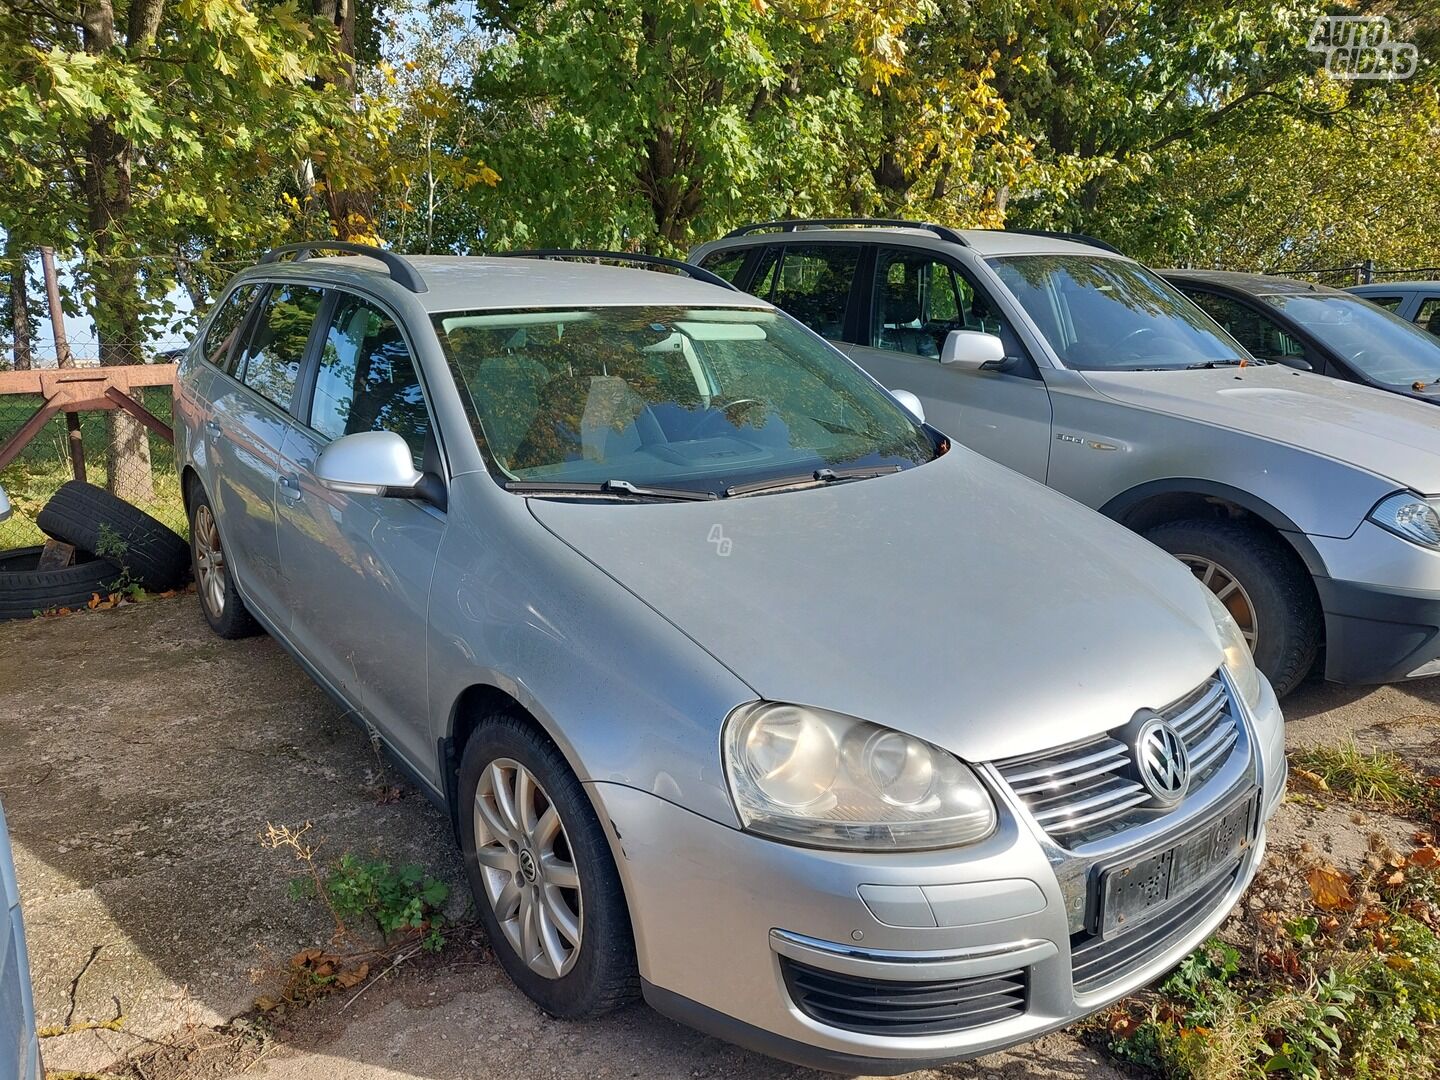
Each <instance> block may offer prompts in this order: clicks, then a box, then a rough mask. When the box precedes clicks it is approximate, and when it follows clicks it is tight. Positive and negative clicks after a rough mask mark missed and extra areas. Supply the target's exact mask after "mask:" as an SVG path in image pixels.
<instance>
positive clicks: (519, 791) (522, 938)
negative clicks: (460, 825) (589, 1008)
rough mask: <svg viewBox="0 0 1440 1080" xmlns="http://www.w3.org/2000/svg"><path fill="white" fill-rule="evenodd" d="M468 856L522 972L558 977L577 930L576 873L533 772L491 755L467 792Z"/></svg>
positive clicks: (556, 816) (575, 948) (574, 954)
mask: <svg viewBox="0 0 1440 1080" xmlns="http://www.w3.org/2000/svg"><path fill="white" fill-rule="evenodd" d="M474 814H475V857H476V859H477V860H478V861H479V863H480V874H481V878H482V879H483V881H484V885H485V897H486V899H487V900H489V902H490V907H491V910H493V911H494V913H495V919H496V921H497V922H499V924H500V929H501V932H503V933H504V935H505V938H506V940H507V941H509V942H510V945H511V947H512V948H513V949H514V950H515V952H516V953H517V954H518V955H519V957H520V958H521V959H522V960H524V961H525V963H526V965H527V966H528V967H529V968H530V970H532V971H534V972H535V973H536V974H538V975H541V976H544V977H545V978H547V979H558V978H560V977H561V976H562V975H565V974H566V973H567V972H569V971H570V969H571V968H573V967H574V966H575V961H576V959H577V958H578V957H579V955H580V941H581V938H582V936H583V933H584V907H583V905H582V902H581V896H580V873H579V870H578V869H577V868H576V866H575V859H574V855H573V854H572V851H571V847H570V838H569V836H567V835H566V832H565V825H564V823H563V822H562V821H561V820H560V812H559V811H558V810H557V809H556V808H555V804H554V803H553V802H552V801H551V800H550V797H549V795H548V794H546V792H545V788H544V787H543V786H542V785H541V784H540V781H539V780H537V779H536V778H535V775H534V774H533V773H532V772H530V770H529V769H527V768H526V767H525V766H524V765H521V764H520V763H519V762H518V761H514V760H512V759H510V758H497V759H496V760H494V761H492V762H491V763H490V764H489V765H487V766H486V767H485V770H484V772H482V773H481V774H480V783H479V786H478V787H477V788H476V790H475V808H474Z"/></svg>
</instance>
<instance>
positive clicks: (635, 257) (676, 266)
mask: <svg viewBox="0 0 1440 1080" xmlns="http://www.w3.org/2000/svg"><path fill="white" fill-rule="evenodd" d="M491 257H492V258H496V259H609V260H610V261H611V262H628V263H638V264H639V265H641V266H665V267H668V268H670V269H671V270H679V271H681V272H682V273H685V274H689V275H690V276H691V277H692V278H694V279H695V280H696V281H703V282H704V283H705V284H707V285H719V286H720V287H721V288H722V289H729V290H730V291H731V292H739V291H740V290H739V289H737V288H736V287H735V286H734V285H732V284H731V283H730V282H728V281H726V280H725V279H724V278H723V277H721V276H720V275H719V274H716V273H712V272H711V271H709V270H706V269H705V268H704V267H701V266H696V265H695V264H694V263H687V262H684V261H682V260H680V259H667V258H666V257H665V256H664V255H646V254H644V253H643V252H635V251H604V250H601V249H599V248H532V249H530V250H526V251H497V252H495V253H494V254H493V255H492V256H491Z"/></svg>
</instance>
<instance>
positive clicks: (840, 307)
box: [750, 244, 860, 340]
mask: <svg viewBox="0 0 1440 1080" xmlns="http://www.w3.org/2000/svg"><path fill="white" fill-rule="evenodd" d="M859 265H860V246H859V245H858V244H824V245H819V244H817V245H814V246H810V245H804V246H802V245H800V244H785V245H777V246H775V247H772V248H771V249H770V250H769V251H767V252H766V253H765V257H764V259H762V260H761V263H760V267H759V269H758V271H757V273H756V275H755V284H754V285H753V286H752V287H751V289H750V291H751V292H752V293H754V294H755V295H756V296H759V297H762V298H764V299H766V300H769V301H770V302H771V303H772V304H774V305H775V306H776V307H778V308H781V309H782V310H784V311H786V312H787V313H789V314H790V315H792V316H793V317H794V318H796V319H799V320H800V321H801V322H802V323H804V324H805V325H806V326H808V327H809V328H810V329H811V330H814V331H815V332H816V333H817V334H819V335H820V336H821V337H827V338H833V339H835V340H839V339H841V338H843V337H844V335H845V313H846V310H847V308H848V307H849V302H850V286H851V284H852V283H853V282H854V280H855V268H856V267H857V266H859Z"/></svg>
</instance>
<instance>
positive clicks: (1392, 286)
mask: <svg viewBox="0 0 1440 1080" xmlns="http://www.w3.org/2000/svg"><path fill="white" fill-rule="evenodd" d="M1345 291H1346V292H1353V293H1359V294H1360V295H1362V296H1364V295H1367V294H1370V293H1392V292H1433V293H1440V281H1423V280H1417V281H1372V282H1371V283H1370V284H1369V285H1351V286H1350V287H1349V288H1347V289H1346V290H1345Z"/></svg>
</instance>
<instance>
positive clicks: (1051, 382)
mask: <svg viewBox="0 0 1440 1080" xmlns="http://www.w3.org/2000/svg"><path fill="white" fill-rule="evenodd" d="M1045 380H1046V384H1047V385H1048V386H1049V387H1050V391H1051V393H1050V397H1051V402H1052V404H1053V406H1054V410H1055V445H1054V447H1053V448H1052V452H1051V455H1050V472H1049V476H1048V483H1049V485H1050V486H1051V487H1053V488H1055V489H1057V490H1059V491H1063V492H1064V493H1065V494H1067V495H1069V496H1070V497H1071V498H1074V499H1078V500H1079V501H1080V502H1083V503H1085V504H1086V505H1087V506H1091V507H1094V508H1095V509H1100V508H1102V507H1105V506H1106V505H1107V504H1110V503H1111V502H1112V500H1116V499H1118V498H1119V497H1121V496H1124V495H1126V494H1127V493H1129V492H1132V491H1133V490H1134V489H1137V488H1140V487H1142V486H1143V485H1146V484H1155V483H1158V482H1167V483H1168V482H1174V484H1173V486H1174V487H1175V490H1177V491H1181V490H1184V485H1183V483H1181V481H1183V480H1198V481H1204V482H1208V483H1210V484H1213V485H1217V486H1219V487H1225V488H1231V489H1235V490H1237V491H1239V492H1243V493H1245V494H1246V495H1248V496H1250V497H1251V498H1252V499H1254V500H1256V501H1257V502H1258V503H1259V504H1264V505H1265V506H1268V507H1271V508H1273V509H1274V510H1275V511H1277V512H1278V514H1279V515H1281V516H1283V518H1284V521H1283V522H1279V521H1274V520H1272V522H1271V523H1272V524H1275V525H1277V526H1278V527H1281V528H1283V529H1285V530H1286V531H1295V532H1303V533H1306V534H1308V535H1311V536H1331V537H1348V536H1350V535H1352V534H1353V533H1354V532H1355V530H1356V529H1357V528H1358V527H1359V525H1360V523H1361V522H1362V521H1363V520H1364V518H1365V515H1366V514H1367V513H1369V512H1370V510H1371V508H1372V507H1373V506H1374V505H1375V503H1376V502H1378V501H1379V500H1380V499H1381V498H1383V497H1384V496H1385V495H1387V494H1389V493H1390V492H1392V491H1394V490H1395V484H1394V483H1393V482H1391V481H1389V480H1386V479H1384V478H1382V477H1379V476H1376V475H1375V474H1373V473H1370V472H1367V471H1365V470H1363V469H1359V468H1356V467H1354V466H1352V465H1348V464H1346V463H1344V462H1342V461H1337V460H1336V459H1334V458H1331V457H1327V456H1326V455H1325V451H1324V447H1315V448H1314V450H1313V451H1311V450H1309V449H1305V448H1302V447H1295V446H1288V445H1285V444H1283V443H1278V442H1274V441H1271V440H1269V439H1265V438H1262V437H1260V436H1257V435H1251V434H1247V433H1246V432H1243V431H1239V430H1236V429H1232V428H1221V427H1216V426H1214V425H1211V424H1208V423H1205V422H1203V421H1200V420H1193V419H1190V418H1188V417H1184V416H1178V415H1175V414H1173V413H1168V412H1162V411H1159V410H1151V409H1144V408H1138V407H1136V406H1134V405H1130V404H1126V403H1123V402H1119V401H1114V400H1111V399H1110V398H1107V397H1105V396H1104V395H1102V394H1100V393H1098V392H1097V391H1096V390H1094V389H1093V388H1092V387H1091V386H1090V384H1089V383H1088V382H1087V381H1086V380H1085V378H1084V376H1083V375H1081V374H1080V373H1079V372H1075V371H1047V372H1046V373H1045ZM1096 444H1098V446H1097V445H1096Z"/></svg>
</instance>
